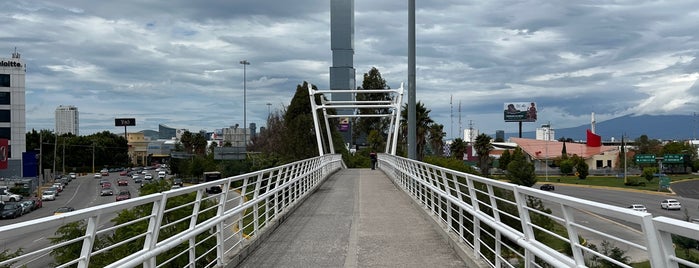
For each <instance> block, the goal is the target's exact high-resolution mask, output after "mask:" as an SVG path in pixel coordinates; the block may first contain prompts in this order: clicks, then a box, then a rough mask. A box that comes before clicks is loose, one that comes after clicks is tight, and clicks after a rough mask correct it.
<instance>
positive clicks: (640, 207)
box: [628, 204, 648, 212]
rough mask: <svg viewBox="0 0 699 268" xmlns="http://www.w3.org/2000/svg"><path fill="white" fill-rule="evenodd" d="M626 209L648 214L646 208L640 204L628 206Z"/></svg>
mask: <svg viewBox="0 0 699 268" xmlns="http://www.w3.org/2000/svg"><path fill="white" fill-rule="evenodd" d="M628 208H630V209H633V210H635V211H640V212H648V209H646V206H644V205H641V204H632V205H630V206H628Z"/></svg>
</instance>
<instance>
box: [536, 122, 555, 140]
mask: <svg viewBox="0 0 699 268" xmlns="http://www.w3.org/2000/svg"><path fill="white" fill-rule="evenodd" d="M536 139H537V140H544V141H552V140H555V139H556V131H554V130H553V128H551V125H549V124H546V125H541V127H540V128H537V129H536Z"/></svg>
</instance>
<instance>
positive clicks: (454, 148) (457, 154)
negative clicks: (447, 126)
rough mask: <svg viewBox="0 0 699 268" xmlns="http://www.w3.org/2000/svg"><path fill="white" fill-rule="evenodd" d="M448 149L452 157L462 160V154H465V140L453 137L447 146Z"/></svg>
mask: <svg viewBox="0 0 699 268" xmlns="http://www.w3.org/2000/svg"><path fill="white" fill-rule="evenodd" d="M449 151H450V152H451V156H452V157H454V158H456V159H458V160H463V159H464V154H466V142H464V140H462V139H460V138H456V139H454V140H453V141H452V142H451V146H449Z"/></svg>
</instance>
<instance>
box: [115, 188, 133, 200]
mask: <svg viewBox="0 0 699 268" xmlns="http://www.w3.org/2000/svg"><path fill="white" fill-rule="evenodd" d="M126 199H131V192H129V191H127V190H121V191H119V194H118V195H117V196H116V201H123V200H126Z"/></svg>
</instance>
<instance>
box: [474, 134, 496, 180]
mask: <svg viewBox="0 0 699 268" xmlns="http://www.w3.org/2000/svg"><path fill="white" fill-rule="evenodd" d="M490 139H491V138H490V136H488V135H486V134H484V133H481V134H479V135H478V137H476V142H475V144H474V146H473V147H474V149H475V150H476V154H477V155H478V167H479V168H480V169H481V173H483V175H486V176H487V175H488V174H490V172H489V170H490V151H491V150H492V149H493V145H492V144H490Z"/></svg>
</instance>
